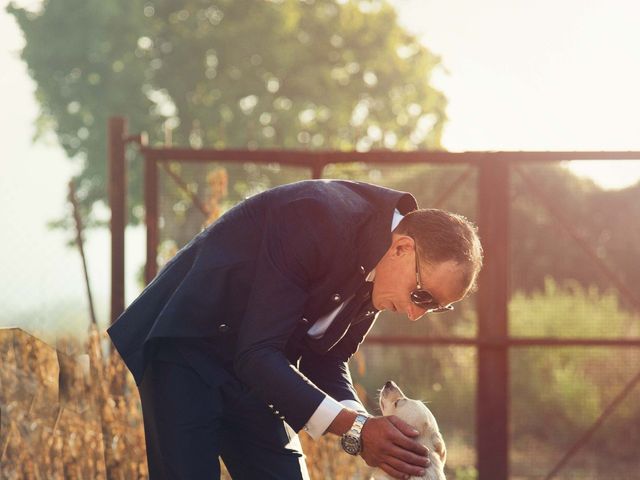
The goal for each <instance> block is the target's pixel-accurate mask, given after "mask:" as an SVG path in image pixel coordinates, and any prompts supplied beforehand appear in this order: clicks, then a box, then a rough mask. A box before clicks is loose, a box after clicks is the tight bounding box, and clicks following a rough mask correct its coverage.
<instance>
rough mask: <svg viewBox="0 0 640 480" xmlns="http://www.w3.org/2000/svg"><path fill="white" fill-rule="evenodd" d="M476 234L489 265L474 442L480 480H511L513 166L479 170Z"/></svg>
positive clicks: (481, 299)
mask: <svg viewBox="0 0 640 480" xmlns="http://www.w3.org/2000/svg"><path fill="white" fill-rule="evenodd" d="M478 168H479V170H480V171H479V175H478V229H479V233H480V237H481V239H482V245H483V247H484V253H485V262H484V267H483V269H482V272H481V274H480V278H479V287H480V288H479V291H478V340H479V342H480V346H479V347H478V377H477V382H478V384H477V402H476V441H477V454H478V459H477V462H478V479H479V480H507V478H508V476H509V351H508V346H507V344H506V340H507V338H508V317H507V303H508V301H509V208H510V206H509V165H508V163H507V161H506V160H504V159H495V160H489V159H488V158H487V159H485V161H484V162H480V164H479V167H478Z"/></svg>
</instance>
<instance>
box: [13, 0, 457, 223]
mask: <svg viewBox="0 0 640 480" xmlns="http://www.w3.org/2000/svg"><path fill="white" fill-rule="evenodd" d="M8 11H9V12H10V13H11V14H13V15H14V16H15V18H16V20H17V22H18V24H19V26H20V28H21V29H22V31H23V32H24V35H25V38H26V45H25V47H24V49H23V51H22V58H23V59H24V61H25V62H26V64H27V65H28V68H29V72H30V74H31V76H32V77H33V79H34V80H35V82H36V84H37V93H36V95H37V99H38V102H39V104H40V107H41V115H40V118H39V121H38V122H39V131H40V132H46V131H54V132H55V134H56V136H57V138H58V141H59V142H60V144H61V145H62V146H63V148H64V149H65V151H66V153H67V155H68V156H69V158H71V159H74V161H76V162H78V163H79V165H80V167H81V168H80V174H79V179H78V182H77V184H78V185H80V188H79V192H78V195H79V197H80V198H81V200H82V202H83V203H84V205H85V207H90V206H92V205H93V204H94V203H95V202H97V201H105V199H106V151H107V145H106V130H107V120H108V117H109V116H111V115H123V116H125V117H127V118H128V120H129V122H130V130H131V131H133V132H137V131H141V130H144V131H148V132H150V135H151V138H155V139H158V138H161V136H162V131H163V125H165V124H168V125H169V126H170V127H171V128H173V140H174V143H175V144H180V145H191V146H194V147H199V146H211V147H217V148H225V147H236V148H245V147H246V148H276V147H277V148H287V149H294V148H296V149H299V148H304V149H307V148H323V149H359V150H367V149H369V148H381V147H387V148H397V149H411V148H416V147H421V148H438V147H439V145H440V143H439V142H440V136H441V131H442V127H443V124H444V121H445V112H444V109H445V104H446V99H445V97H444V95H443V94H442V93H441V92H439V91H438V90H437V89H435V88H434V87H433V86H431V84H430V83H429V82H430V75H431V74H432V72H433V71H434V68H436V67H437V66H438V64H439V59H438V57H436V56H435V55H433V54H432V53H431V52H430V51H429V50H428V49H427V48H425V47H424V46H422V45H421V44H420V43H419V42H418V40H417V38H415V37H414V36H413V35H411V34H409V33H408V32H407V31H405V30H404V29H403V28H402V27H400V26H399V25H398V22H397V16H396V12H395V11H394V9H393V8H392V7H391V6H390V5H389V4H387V3H386V2H385V1H384V0H359V1H356V0H304V1H303V0H216V1H203V0H181V1H176V0H126V1H125V0H115V1H110V2H102V1H98V0H47V1H45V2H44V3H43V5H42V7H41V9H40V10H39V11H37V12H30V11H28V10H25V9H23V8H18V7H16V6H15V5H9V7H8ZM139 170H140V169H136V168H132V169H131V175H130V178H129V181H130V189H131V193H132V196H131V200H130V206H131V207H135V206H136V205H139V203H140V199H141V178H140V171H139ZM140 216H141V210H140V209H139V208H138V209H135V208H134V209H133V210H132V215H130V218H131V219H132V220H133V221H134V222H135V221H136V220H139V219H140Z"/></svg>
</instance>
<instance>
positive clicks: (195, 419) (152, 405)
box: [139, 344, 309, 480]
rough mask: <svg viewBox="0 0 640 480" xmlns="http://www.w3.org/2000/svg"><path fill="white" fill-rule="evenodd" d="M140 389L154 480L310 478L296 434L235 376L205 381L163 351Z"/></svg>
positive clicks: (171, 353) (176, 355)
mask: <svg viewBox="0 0 640 480" xmlns="http://www.w3.org/2000/svg"><path fill="white" fill-rule="evenodd" d="M162 349H164V351H161V352H160V354H159V355H156V356H155V358H154V359H153V360H151V361H150V362H149V365H148V367H147V369H146V371H145V373H144V377H143V380H142V382H141V383H140V386H139V392H140V399H141V402H142V411H143V418H144V429H145V439H146V446H147V460H148V465H149V478H150V479H151V480H164V479H172V480H173V479H185V480H187V479H188V480H200V479H203V480H204V479H207V480H211V479H218V478H220V464H219V460H218V459H219V457H222V459H223V461H224V463H225V465H226V467H227V469H228V470H229V473H230V474H231V476H232V477H233V478H234V479H239V480H244V479H246V480H254V479H278V480H282V479H284V480H288V479H308V478H309V474H308V472H307V467H306V464H305V460H304V455H303V453H302V448H301V445H300V440H299V438H298V436H297V435H296V433H295V432H294V431H293V430H292V429H291V428H290V427H289V426H288V425H287V424H286V423H285V422H284V421H283V420H282V419H280V418H279V416H276V415H274V412H273V411H272V410H271V409H270V408H269V406H268V405H266V404H265V403H264V401H262V400H261V399H259V398H258V397H257V396H255V395H253V394H252V393H251V392H250V391H249V390H248V388H247V387H246V386H245V385H243V384H242V383H241V382H240V381H239V380H238V379H236V378H235V377H232V376H229V378H227V379H225V381H224V382H223V383H221V384H220V385H215V386H212V385H211V384H210V382H209V383H208V382H206V381H205V380H204V379H203V378H202V377H201V376H200V375H199V374H198V373H197V371H196V370H194V369H193V368H192V367H191V365H190V364H189V362H188V360H187V359H186V358H185V357H184V356H182V355H181V354H180V353H179V350H178V349H176V348H174V347H172V346H171V345H170V344H169V345H163V346H162Z"/></svg>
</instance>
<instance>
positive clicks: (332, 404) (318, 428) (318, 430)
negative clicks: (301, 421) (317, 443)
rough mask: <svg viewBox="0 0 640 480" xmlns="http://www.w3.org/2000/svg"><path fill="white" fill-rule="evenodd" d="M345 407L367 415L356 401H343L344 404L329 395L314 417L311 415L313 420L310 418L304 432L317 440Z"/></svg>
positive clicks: (314, 413)
mask: <svg viewBox="0 0 640 480" xmlns="http://www.w3.org/2000/svg"><path fill="white" fill-rule="evenodd" d="M344 407H347V408H350V409H352V410H356V411H358V412H364V413H366V410H364V409H363V407H362V405H360V404H359V403H358V402H356V401H355V400H342V402H338V401H337V400H335V399H333V398H332V397H330V396H328V395H327V396H326V397H324V400H322V403H320V405H318V408H316V411H315V412H313V415H311V418H309V420H308V421H307V424H306V425H305V426H304V428H303V430H304V431H305V432H307V433H308V434H309V436H310V437H311V438H313V439H314V440H317V439H318V438H320V437H321V436H322V435H323V434H324V433H325V432H326V431H327V428H329V425H331V422H333V420H334V419H335V418H336V417H337V416H338V414H339V413H340V411H341V410H342V409H343V408H344Z"/></svg>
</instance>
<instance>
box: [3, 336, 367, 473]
mask: <svg viewBox="0 0 640 480" xmlns="http://www.w3.org/2000/svg"><path fill="white" fill-rule="evenodd" d="M87 343H88V344H87V345H86V349H85V351H88V352H89V354H88V355H80V356H75V357H74V356H72V355H66V354H63V353H62V351H65V350H66V351H70V350H73V349H74V348H75V349H76V351H77V348H78V346H75V347H73V346H72V345H70V344H64V345H63V344H60V345H58V350H56V349H54V348H52V347H50V346H49V345H47V344H46V343H44V342H42V341H40V340H38V339H37V338H35V337H33V336H31V335H28V334H26V333H25V332H23V331H21V330H19V329H4V330H2V329H0V359H2V368H1V369H0V413H1V415H0V478H3V479H8V480H11V479H21V480H22V479H25V480H30V479H47V480H49V479H50V480H56V479H89V478H90V479H106V478H109V479H118V480H124V479H127V480H128V479H142V478H147V475H148V474H147V465H146V458H145V446H144V431H143V427H142V412H141V409H140V404H139V399H138V394H137V389H136V386H135V383H134V381H133V378H132V377H131V375H130V374H129V373H128V371H127V370H126V367H125V366H124V364H123V363H122V360H121V359H120V357H119V356H118V355H117V354H116V355H112V356H110V357H107V356H105V355H103V352H102V350H103V348H101V344H102V346H104V345H105V344H106V338H105V337H102V339H101V338H100V335H99V334H98V333H97V332H95V331H94V332H92V333H91V334H90V335H89V339H88V342H87ZM301 437H302V438H301V440H302V443H303V446H304V451H305V454H306V456H307V464H308V466H309V470H310V473H311V476H312V478H313V479H327V478H331V479H356V478H368V477H369V472H370V469H369V467H367V466H366V465H365V464H364V462H363V461H362V460H361V459H359V458H351V457H349V456H348V455H344V454H342V453H340V447H339V445H338V442H337V439H336V437H333V436H331V437H330V438H324V439H321V440H320V441H318V442H314V441H312V440H310V438H309V437H307V436H306V435H304V434H303V435H301ZM222 478H229V477H228V475H226V473H223V477H222Z"/></svg>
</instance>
